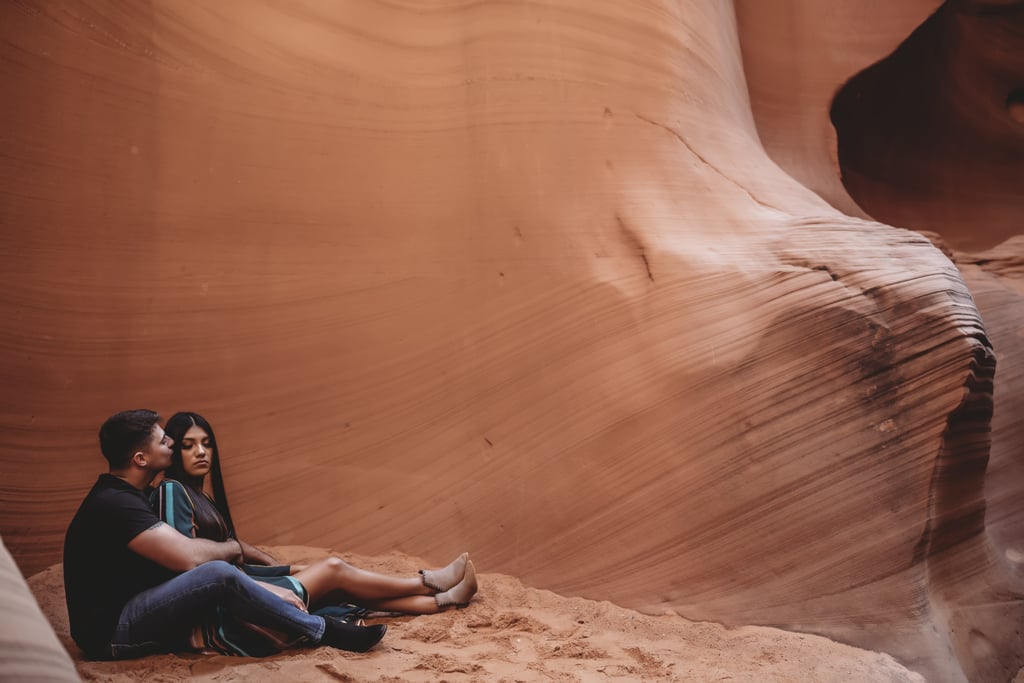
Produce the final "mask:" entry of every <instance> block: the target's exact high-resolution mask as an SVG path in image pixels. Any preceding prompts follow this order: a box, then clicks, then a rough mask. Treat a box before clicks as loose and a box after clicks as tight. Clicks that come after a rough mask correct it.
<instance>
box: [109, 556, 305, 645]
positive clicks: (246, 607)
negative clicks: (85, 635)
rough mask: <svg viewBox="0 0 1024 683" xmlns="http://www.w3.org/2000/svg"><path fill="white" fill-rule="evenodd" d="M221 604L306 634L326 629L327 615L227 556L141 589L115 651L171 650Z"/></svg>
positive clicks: (122, 622) (117, 633)
mask: <svg viewBox="0 0 1024 683" xmlns="http://www.w3.org/2000/svg"><path fill="white" fill-rule="evenodd" d="M216 606H221V607H224V608H225V609H227V610H228V611H229V612H231V613H232V614H233V615H234V616H236V617H238V618H239V619H242V620H244V621H248V622H250V623H253V624H257V625H259V626H266V627H268V628H272V629H275V630H277V631H281V632H283V633H286V634H288V635H290V636H302V637H304V638H306V639H307V640H309V641H310V642H312V643H318V642H320V639H321V638H322V637H323V635H324V620H323V618H321V617H317V616H313V615H311V614H306V613H305V612H303V611H302V610H300V609H298V608H296V607H294V606H292V605H290V604H288V603H287V602H285V601H284V600H282V599H281V598H279V597H277V596H276V595H274V594H272V593H270V592H269V591H267V590H266V589H265V588H262V587H260V585H259V584H257V583H256V582H255V581H253V580H252V579H250V578H249V577H248V576H246V575H245V574H243V573H242V572H241V571H239V570H238V569H237V568H236V567H233V566H231V565H230V564H228V563H227V562H221V561H214V562H207V563H206V564H203V565H200V566H198V567H196V568H195V569H192V570H190V571H187V572H185V573H184V574H180V575H178V576H176V577H174V578H173V579H171V580H170V581H167V582H166V583H162V584H160V585H159V586H155V587H153V588H150V589H149V590H147V591H143V592H142V593H139V594H138V595H136V596H135V597H134V598H132V599H131V600H129V601H128V604H126V605H125V606H124V609H123V610H121V618H120V619H119V620H118V624H117V628H116V629H114V636H113V638H111V642H110V651H111V654H112V655H113V657H114V659H130V658H132V657H142V656H145V655H149V654H153V653H156V652H171V651H173V650H176V649H181V648H183V647H184V646H185V644H186V642H187V640H188V636H189V633H190V632H191V630H192V627H193V626H195V625H196V624H198V623H200V622H201V621H202V620H203V619H204V618H205V617H206V616H208V615H209V614H210V613H211V611H212V610H213V608H214V607H216Z"/></svg>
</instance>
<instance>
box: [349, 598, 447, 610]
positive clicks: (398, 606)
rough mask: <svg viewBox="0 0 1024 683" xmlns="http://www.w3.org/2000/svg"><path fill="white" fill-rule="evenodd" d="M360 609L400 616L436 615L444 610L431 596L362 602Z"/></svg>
mask: <svg viewBox="0 0 1024 683" xmlns="http://www.w3.org/2000/svg"><path fill="white" fill-rule="evenodd" d="M360 606H361V607H366V608H367V609H371V610H375V611H377V612H401V613H402V614H437V613H438V612H443V611H444V608H442V607H438V606H437V600H436V599H435V598H434V596H433V595H408V596H406V597H404V598H392V599H390V600H364V601H363V602H361V603H360Z"/></svg>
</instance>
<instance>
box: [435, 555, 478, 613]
mask: <svg viewBox="0 0 1024 683" xmlns="http://www.w3.org/2000/svg"><path fill="white" fill-rule="evenodd" d="M476 589H477V585H476V570H475V569H473V563H472V562H468V561H467V562H466V569H465V575H464V576H463V577H462V581H459V582H458V583H457V584H455V585H454V586H452V587H451V589H449V590H447V591H444V592H442V593H438V594H437V595H435V596H434V600H436V601H437V607H438V609H445V608H446V607H452V606H453V605H454V606H455V607H465V606H466V605H468V604H469V601H470V600H472V599H473V596H474V595H476Z"/></svg>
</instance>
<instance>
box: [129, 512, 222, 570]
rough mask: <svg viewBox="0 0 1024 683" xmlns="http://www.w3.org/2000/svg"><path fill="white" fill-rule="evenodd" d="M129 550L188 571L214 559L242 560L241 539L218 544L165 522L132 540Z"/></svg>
mask: <svg viewBox="0 0 1024 683" xmlns="http://www.w3.org/2000/svg"><path fill="white" fill-rule="evenodd" d="M128 549H129V550H131V551H132V552H134V553H137V554H139V555H142V556H143V557H145V558H146V559H147V560H152V561H153V562H156V563H157V564H158V565H160V566H162V567H166V568H167V569H170V570H171V571H175V572H186V571H188V570H189V569H195V568H196V567H198V566H199V565H201V564H203V563H204V562H210V561H211V560H224V561H225V562H231V563H232V564H238V563H239V562H241V561H242V546H241V545H240V544H239V543H238V541H235V540H233V539H232V540H229V541H227V542H225V543H217V542H216V541H208V540H206V539H205V538H189V537H187V536H183V535H181V534H179V533H178V532H177V531H175V530H174V529H173V528H171V527H170V526H168V525H167V524H165V523H163V522H160V523H159V524H157V525H156V526H153V527H150V528H149V529H146V530H145V531H143V532H142V533H140V534H139V535H137V536H136V537H135V538H133V539H132V540H131V541H129V542H128Z"/></svg>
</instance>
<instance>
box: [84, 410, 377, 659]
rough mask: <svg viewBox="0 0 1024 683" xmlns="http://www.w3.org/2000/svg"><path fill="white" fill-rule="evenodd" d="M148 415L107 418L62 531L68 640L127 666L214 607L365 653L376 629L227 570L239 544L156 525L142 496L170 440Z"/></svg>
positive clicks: (179, 638) (179, 637) (180, 638)
mask: <svg viewBox="0 0 1024 683" xmlns="http://www.w3.org/2000/svg"><path fill="white" fill-rule="evenodd" d="M159 420H160V416H159V415H157V414H156V413H155V412H153V411H151V410H131V411H126V412H122V413H118V414H116V415H113V416H112V417H110V418H109V419H108V420H107V421H106V422H104V423H103V426H102V427H101V428H100V449H101V450H102V452H103V456H104V457H105V458H106V459H107V462H108V463H109V466H110V467H109V472H108V473H106V474H101V475H100V476H99V479H98V480H97V482H96V484H95V485H94V486H93V487H92V490H91V491H89V494H88V495H87V496H86V497H85V500H84V501H82V505H81V506H80V507H79V509H78V512H77V513H76V514H75V517H74V519H72V520H71V524H70V526H69V527H68V532H67V536H66V537H65V540H64V589H65V593H66V596H67V603H68V615H69V617H70V621H71V637H72V638H74V639H75V642H76V643H78V646H79V647H81V648H82V651H83V652H84V653H85V655H86V657H88V658H90V659H125V658H130V657H141V656H143V655H147V654H152V653H154V652H171V651H174V650H180V649H185V648H186V647H187V642H188V637H189V634H190V632H191V630H192V628H193V626H195V625H196V624H199V623H201V622H202V621H203V620H204V619H205V618H206V616H207V615H209V614H210V612H211V611H212V610H213V609H214V608H215V607H218V606H219V607H223V608H224V609H226V610H228V611H229V612H231V613H232V614H233V615H235V616H236V617H238V618H239V619H242V620H244V621H247V622H250V623H252V624H256V625H258V626H262V627H266V628H268V629H272V630H275V631H279V632H281V633H284V634H286V635H287V636H289V637H293V638H295V639H299V640H300V641H302V642H307V643H311V644H322V645H330V646H332V647H336V648H340V649H344V650H354V651H358V652H365V651H366V650H368V649H370V648H371V647H373V646H374V645H375V644H376V643H377V642H378V641H379V640H380V639H381V638H382V637H383V635H384V631H385V630H386V627H384V626H383V625H379V626H369V627H360V626H355V625H352V624H349V623H347V622H344V621H341V620H340V619H335V618H333V617H319V616H315V615H311V614H308V613H307V612H306V611H305V606H304V605H303V604H302V602H301V601H300V600H299V599H298V598H297V597H296V596H295V595H293V594H292V593H290V592H288V591H284V590H281V591H280V592H274V590H273V587H272V586H267V585H265V584H259V583H256V582H255V581H253V580H252V579H250V578H249V577H248V576H246V575H245V574H244V573H243V572H241V571H239V570H238V569H237V568H236V567H234V566H232V564H238V563H240V562H241V557H242V552H241V547H240V545H239V543H238V542H237V541H235V540H229V541H227V542H225V543H217V542H214V541H209V540H206V539H193V538H188V537H186V536H183V535H182V534H180V533H178V532H177V531H175V530H174V529H172V528H171V527H169V526H168V525H166V524H164V523H163V522H161V521H160V519H159V518H158V517H157V516H156V514H154V513H153V511H152V510H151V509H150V506H149V500H148V498H147V495H146V492H147V489H148V488H149V485H150V484H151V483H152V481H153V478H154V477H156V475H157V473H159V472H161V471H163V470H164V469H166V468H167V467H168V466H170V464H171V448H170V446H171V443H172V442H171V440H170V439H169V438H168V437H167V435H165V434H164V430H163V429H162V428H161V427H160V425H159Z"/></svg>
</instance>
